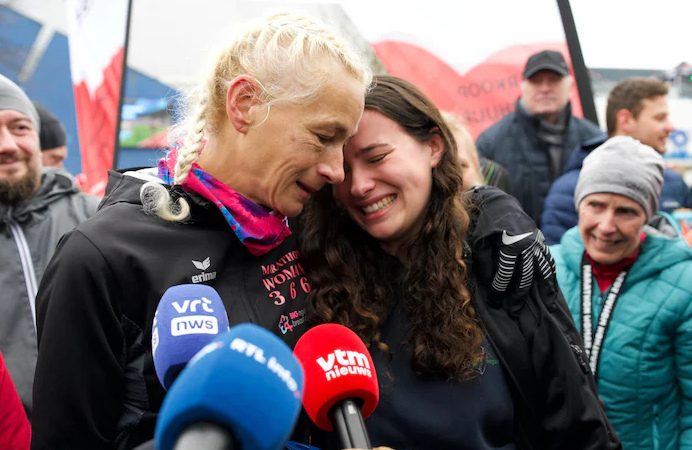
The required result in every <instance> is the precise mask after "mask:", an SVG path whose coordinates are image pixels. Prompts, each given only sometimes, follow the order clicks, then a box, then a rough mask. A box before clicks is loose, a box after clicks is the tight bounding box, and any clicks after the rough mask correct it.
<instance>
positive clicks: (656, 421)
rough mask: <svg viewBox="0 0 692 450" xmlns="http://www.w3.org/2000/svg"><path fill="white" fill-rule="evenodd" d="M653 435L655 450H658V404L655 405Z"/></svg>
mask: <svg viewBox="0 0 692 450" xmlns="http://www.w3.org/2000/svg"><path fill="white" fill-rule="evenodd" d="M651 428H652V429H651V437H652V439H653V444H654V446H653V450H658V449H659V443H658V437H659V434H658V405H654V421H653V423H652V425H651Z"/></svg>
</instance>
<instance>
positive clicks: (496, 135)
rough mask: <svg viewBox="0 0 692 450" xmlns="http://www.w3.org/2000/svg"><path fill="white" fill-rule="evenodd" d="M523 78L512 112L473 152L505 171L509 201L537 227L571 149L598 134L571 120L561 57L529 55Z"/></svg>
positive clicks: (568, 81)
mask: <svg viewBox="0 0 692 450" xmlns="http://www.w3.org/2000/svg"><path fill="white" fill-rule="evenodd" d="M523 77H524V80H523V82H522V85H521V92H522V93H521V98H519V100H517V102H516V103H515V111H514V112H511V113H509V114H507V115H506V116H505V117H503V118H502V119H501V120H500V121H499V122H497V123H496V124H494V125H493V126H491V127H490V128H488V129H487V130H485V131H484V132H483V133H482V134H481V135H480V136H478V139H477V140H476V146H477V147H478V153H479V154H480V156H481V157H484V158H487V159H490V160H492V161H495V162H497V163H499V164H502V165H503V166H505V167H507V168H509V169H510V178H511V184H512V195H514V196H515V197H516V198H517V200H519V202H520V203H521V205H522V206H523V208H524V210H525V211H526V213H527V214H528V215H529V216H531V218H532V219H533V220H534V221H535V222H536V224H537V225H538V226H539V227H540V225H541V224H540V218H541V213H542V211H543V203H544V201H545V197H546V195H547V193H548V189H549V188H550V185H551V184H552V183H553V181H555V179H557V178H558V177H559V176H560V175H562V172H563V171H564V168H565V164H566V163H567V161H568V160H569V157H570V155H571V153H572V152H573V151H574V149H575V148H577V146H578V145H580V144H581V143H582V142H584V141H587V140H589V139H591V138H593V137H596V136H598V135H600V134H601V131H600V130H599V129H598V127H597V126H596V125H594V124H593V123H591V122H589V121H586V120H584V119H580V118H578V117H574V116H573V115H572V108H571V106H570V103H569V96H570V90H571V88H572V77H571V76H570V71H569V67H568V66H567V62H566V61H565V58H564V57H563V56H562V54H560V53H559V52H555V51H550V50H545V51H542V52H539V53H536V54H534V55H531V56H530V57H529V59H528V61H527V62H526V67H525V68H524V73H523Z"/></svg>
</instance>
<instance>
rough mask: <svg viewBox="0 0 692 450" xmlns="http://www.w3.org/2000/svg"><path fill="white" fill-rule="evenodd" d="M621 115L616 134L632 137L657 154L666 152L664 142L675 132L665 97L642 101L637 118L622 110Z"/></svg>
mask: <svg viewBox="0 0 692 450" xmlns="http://www.w3.org/2000/svg"><path fill="white" fill-rule="evenodd" d="M621 114H623V117H622V118H621V122H622V125H621V128H622V129H621V130H618V132H617V134H625V135H628V136H632V137H633V138H635V139H637V140H639V141H640V142H641V143H642V144H646V145H648V146H649V147H652V148H653V149H654V150H656V151H657V152H659V153H665V152H666V140H668V136H670V133H671V132H672V131H673V130H675V126H674V125H673V123H672V122H671V121H670V113H669V110H668V101H667V100H666V97H665V96H662V95H661V96H658V97H653V98H645V99H644V100H642V109H641V111H640V112H639V114H638V115H637V117H634V115H632V113H630V112H629V111H627V110H623V111H622V113H621Z"/></svg>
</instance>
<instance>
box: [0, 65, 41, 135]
mask: <svg viewBox="0 0 692 450" xmlns="http://www.w3.org/2000/svg"><path fill="white" fill-rule="evenodd" d="M0 109H13V110H15V111H18V112H20V113H22V114H24V115H26V116H27V117H28V118H29V119H31V121H32V122H33V123H34V127H36V132H37V133H39V132H40V131H41V120H40V119H39V118H38V112H36V108H34V105H33V104H32V103H31V100H29V97H27V95H26V94H25V93H24V91H23V90H22V88H20V87H19V86H17V85H16V84H14V82H12V80H10V79H9V78H7V77H5V76H3V75H0Z"/></svg>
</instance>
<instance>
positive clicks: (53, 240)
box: [0, 75, 99, 417]
mask: <svg viewBox="0 0 692 450" xmlns="http://www.w3.org/2000/svg"><path fill="white" fill-rule="evenodd" d="M40 128H41V122H40V119H39V115H38V113H37V111H36V108H34V106H33V104H32V103H31V101H30V100H29V98H28V97H27V96H26V94H25V93H24V91H22V89H21V88H20V87H19V86H17V85H16V84H15V83H13V82H12V81H11V80H9V79H8V78H6V77H4V76H2V75H0V352H1V353H2V354H3V356H4V358H5V363H6V365H7V368H8V370H9V373H10V376H11V377H12V380H13V381H14V384H15V385H16V387H17V391H18V392H19V396H20V398H21V400H22V404H23V405H24V408H25V410H26V411H27V414H28V415H29V417H30V414H31V397H32V396H31V394H32V385H33V378H34V369H35V366H36V355H37V346H36V310H35V305H34V301H35V298H36V290H37V289H38V284H39V282H40V280H41V276H42V275H43V271H44V269H45V267H46V265H47V264H48V261H49V260H50V258H51V256H52V255H53V251H54V250H55V246H56V245H57V243H58V240H59V239H60V238H61V237H62V235H63V234H64V233H65V232H67V231H69V230H71V229H72V228H74V227H75V226H77V225H78V224H79V223H80V222H82V221H83V220H86V219H87V218H88V217H89V216H91V215H92V214H93V213H94V212H95V211H96V207H97V206H98V203H99V199H98V198H96V197H91V196H88V195H85V194H82V193H80V191H79V189H78V188H77V184H76V183H75V181H74V179H73V178H72V177H71V176H70V175H69V174H67V173H66V172H63V171H61V170H59V169H55V168H45V169H44V168H43V167H42V163H41V146H40V143H39V132H40Z"/></svg>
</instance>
